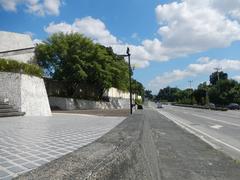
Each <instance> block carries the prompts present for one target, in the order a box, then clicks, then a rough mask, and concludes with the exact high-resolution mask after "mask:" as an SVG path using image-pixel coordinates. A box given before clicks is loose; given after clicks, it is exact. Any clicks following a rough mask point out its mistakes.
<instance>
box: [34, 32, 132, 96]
mask: <svg viewBox="0 0 240 180" xmlns="http://www.w3.org/2000/svg"><path fill="white" fill-rule="evenodd" d="M36 59H37V62H38V64H39V65H40V66H41V67H43V68H44V71H45V74H46V75H47V76H50V77H51V78H53V79H55V80H59V81H67V82H72V84H71V86H69V90H68V92H69V94H70V96H74V91H75V92H76V89H79V87H78V86H79V85H81V84H88V85H90V86H93V88H92V90H93V91H95V92H94V94H95V96H96V98H98V99H101V98H102V96H103V94H104V92H105V90H107V89H109V88H110V87H115V88H118V89H120V90H124V91H127V90H128V89H129V86H128V84H129V80H128V64H127V63H126V61H125V60H124V58H122V57H119V56H117V55H116V54H114V52H113V50H112V48H111V47H104V46H102V45H100V44H95V43H93V41H92V40H91V39H89V38H86V37H84V36H83V35H81V34H79V33H71V34H63V33H56V34H53V35H52V36H50V37H49V38H48V39H47V40H46V41H45V42H44V44H39V45H38V46H37V47H36Z"/></svg>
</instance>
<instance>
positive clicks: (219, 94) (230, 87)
mask: <svg viewBox="0 0 240 180" xmlns="http://www.w3.org/2000/svg"><path fill="white" fill-rule="evenodd" d="M238 95H239V92H238V83H237V82H236V81H234V80H228V79H225V80H219V81H218V82H217V83H216V85H214V86H212V87H211V88H210V90H209V98H210V101H211V102H213V103H215V104H217V105H219V106H225V105H227V104H229V103H232V102H235V100H237V98H236V97H237V96H238Z"/></svg>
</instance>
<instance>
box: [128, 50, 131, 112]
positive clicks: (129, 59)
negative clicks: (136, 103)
mask: <svg viewBox="0 0 240 180" xmlns="http://www.w3.org/2000/svg"><path fill="white" fill-rule="evenodd" d="M127 56H128V73H129V92H130V113H131V114H132V77H131V71H132V68H131V58H130V57H131V54H130V49H129V47H128V48H127Z"/></svg>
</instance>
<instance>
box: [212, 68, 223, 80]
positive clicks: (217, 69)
mask: <svg viewBox="0 0 240 180" xmlns="http://www.w3.org/2000/svg"><path fill="white" fill-rule="evenodd" d="M221 69H222V68H220V67H217V68H214V70H216V71H217V77H218V81H219V79H220V77H219V71H220V70H221Z"/></svg>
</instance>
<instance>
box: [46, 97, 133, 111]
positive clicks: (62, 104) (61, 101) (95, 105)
mask: <svg viewBox="0 0 240 180" xmlns="http://www.w3.org/2000/svg"><path fill="white" fill-rule="evenodd" d="M49 103H50V106H51V107H55V108H59V109H61V110H76V109H128V108H129V99H117V98H116V99H111V100H110V102H100V101H88V100H82V99H73V98H62V97H49Z"/></svg>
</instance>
